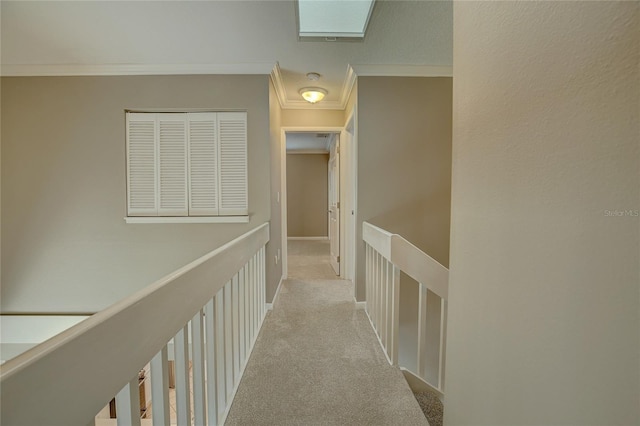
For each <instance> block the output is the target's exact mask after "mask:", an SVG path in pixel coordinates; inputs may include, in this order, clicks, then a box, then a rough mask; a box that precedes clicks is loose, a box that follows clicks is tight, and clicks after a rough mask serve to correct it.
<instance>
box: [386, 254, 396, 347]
mask: <svg viewBox="0 0 640 426" xmlns="http://www.w3.org/2000/svg"><path fill="white" fill-rule="evenodd" d="M393 272H394V267H393V264H392V263H390V264H389V269H388V270H387V292H386V294H385V296H384V297H385V306H386V308H385V309H386V311H387V319H386V324H385V326H384V327H385V330H386V333H387V346H386V348H385V349H386V351H387V355H388V356H389V359H391V347H392V346H393V337H392V336H393Z"/></svg>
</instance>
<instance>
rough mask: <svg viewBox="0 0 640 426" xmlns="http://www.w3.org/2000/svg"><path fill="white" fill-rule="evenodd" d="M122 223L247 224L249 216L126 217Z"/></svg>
mask: <svg viewBox="0 0 640 426" xmlns="http://www.w3.org/2000/svg"><path fill="white" fill-rule="evenodd" d="M124 221H125V222H126V223H128V224H148V223H249V216H181V217H164V216H158V217H149V216H144V217H142V216H141V217H134V216H127V217H125V218H124Z"/></svg>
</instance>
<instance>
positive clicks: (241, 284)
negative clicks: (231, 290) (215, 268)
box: [238, 268, 247, 368]
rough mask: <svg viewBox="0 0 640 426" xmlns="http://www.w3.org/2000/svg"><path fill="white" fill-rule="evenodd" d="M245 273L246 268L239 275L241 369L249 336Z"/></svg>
mask: <svg viewBox="0 0 640 426" xmlns="http://www.w3.org/2000/svg"><path fill="white" fill-rule="evenodd" d="M244 278H245V273H244V268H242V269H240V272H239V273H238V304H239V309H238V319H239V329H240V368H242V367H244V364H245V361H246V356H247V355H246V353H247V352H246V349H247V341H246V335H247V330H246V329H245V326H246V314H245V305H246V299H245V294H244V287H245V281H244Z"/></svg>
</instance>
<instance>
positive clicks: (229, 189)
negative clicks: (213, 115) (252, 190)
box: [217, 112, 248, 216]
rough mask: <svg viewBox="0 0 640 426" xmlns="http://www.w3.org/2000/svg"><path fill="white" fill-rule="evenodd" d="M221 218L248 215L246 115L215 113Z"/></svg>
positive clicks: (239, 113)
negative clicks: (218, 153)
mask: <svg viewBox="0 0 640 426" xmlns="http://www.w3.org/2000/svg"><path fill="white" fill-rule="evenodd" d="M217 118H218V143H219V145H220V148H219V152H220V163H219V164H220V204H219V206H220V210H219V214H220V215H221V216H242V215H247V214H248V201H247V198H248V190H247V114H246V113H244V112H220V113H218V117H217Z"/></svg>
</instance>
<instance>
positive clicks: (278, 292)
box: [267, 275, 284, 311]
mask: <svg viewBox="0 0 640 426" xmlns="http://www.w3.org/2000/svg"><path fill="white" fill-rule="evenodd" d="M283 280H284V275H282V276H281V277H280V282H279V283H278V288H276V294H274V295H273V300H272V301H271V303H267V310H269V311H272V310H273V305H274V303H276V300H278V296H279V295H280V289H281V288H282V281H283Z"/></svg>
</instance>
